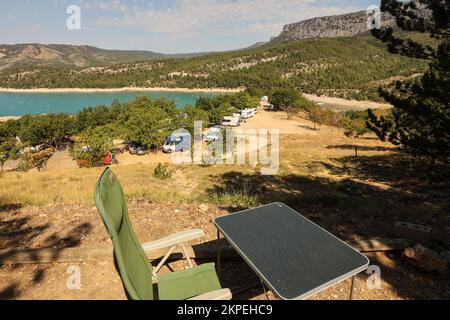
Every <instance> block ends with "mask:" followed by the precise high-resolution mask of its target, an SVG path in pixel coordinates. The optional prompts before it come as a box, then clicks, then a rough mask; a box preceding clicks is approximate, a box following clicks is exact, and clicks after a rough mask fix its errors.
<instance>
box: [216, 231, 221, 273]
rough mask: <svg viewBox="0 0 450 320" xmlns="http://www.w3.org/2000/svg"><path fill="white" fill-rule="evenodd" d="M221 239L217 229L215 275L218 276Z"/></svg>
mask: <svg viewBox="0 0 450 320" xmlns="http://www.w3.org/2000/svg"><path fill="white" fill-rule="evenodd" d="M221 242H222V241H220V231H219V230H217V275H218V277H219V278H220V253H221V250H222V243H221Z"/></svg>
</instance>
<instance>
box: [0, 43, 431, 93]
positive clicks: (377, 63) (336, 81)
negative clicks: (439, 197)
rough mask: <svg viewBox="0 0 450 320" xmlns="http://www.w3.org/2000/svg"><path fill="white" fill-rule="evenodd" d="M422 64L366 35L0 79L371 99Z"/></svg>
mask: <svg viewBox="0 0 450 320" xmlns="http://www.w3.org/2000/svg"><path fill="white" fill-rule="evenodd" d="M425 67H426V62H425V61H423V60H418V59H410V58H406V57H402V56H396V55H392V54H390V53H389V52H388V51H387V50H386V48H385V46H384V45H383V44H381V43H379V42H377V41H376V39H373V38H372V37H371V36H369V35H363V36H356V37H348V38H345V37H344V38H328V39H317V40H312V39H311V40H299V41H293V42H282V43H268V44H265V45H263V46H260V47H257V48H250V49H245V50H240V51H233V52H226V53H217V54H210V55H205V56H201V57H193V58H182V59H170V60H167V59H163V60H157V61H149V62H140V63H127V64H117V65H114V66H102V67H95V68H94V67H89V68H75V69H73V68H72V69H68V68H44V69H16V70H9V71H5V72H3V73H1V74H0V87H8V88H68V87H75V88H117V87H128V86H136V87H185V88H212V87H224V88H238V87H247V88H249V87H255V88H261V89H270V88H273V87H278V86H280V85H286V84H289V85H294V86H295V87H297V88H298V89H300V90H302V91H303V92H307V93H326V94H328V95H337V96H346V97H353V98H361V99H364V98H366V97H368V96H369V97H370V98H376V96H377V93H376V89H377V88H378V86H379V84H380V81H383V80H385V79H391V78H393V77H399V76H410V75H413V74H416V73H420V72H422V71H423V70H424V68H425Z"/></svg>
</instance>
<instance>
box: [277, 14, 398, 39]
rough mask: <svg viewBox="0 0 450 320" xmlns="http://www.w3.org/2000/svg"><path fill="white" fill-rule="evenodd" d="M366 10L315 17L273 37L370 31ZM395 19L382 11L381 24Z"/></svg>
mask: <svg viewBox="0 0 450 320" xmlns="http://www.w3.org/2000/svg"><path fill="white" fill-rule="evenodd" d="M367 20H368V15H367V13H366V11H359V12H353V13H347V14H342V15H338V16H328V17H320V18H313V19H309V20H305V21H301V22H297V23H292V24H288V25H286V26H284V28H283V31H282V32H281V34H280V35H279V36H278V37H276V38H273V40H275V41H276V40H278V41H280V40H281V41H290V40H300V39H314V38H330V37H351V36H355V35H357V34H360V33H364V32H367V31H368V28H367ZM394 25H395V19H394V18H393V17H392V16H391V15H390V14H388V13H382V15H381V26H382V27H388V26H394Z"/></svg>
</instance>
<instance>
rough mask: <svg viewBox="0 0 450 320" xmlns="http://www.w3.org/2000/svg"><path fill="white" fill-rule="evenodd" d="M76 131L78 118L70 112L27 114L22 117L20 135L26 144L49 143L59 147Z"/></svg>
mask: <svg viewBox="0 0 450 320" xmlns="http://www.w3.org/2000/svg"><path fill="white" fill-rule="evenodd" d="M74 133H76V119H75V117H73V116H70V115H68V114H64V113H60V114H48V115H41V116H25V117H23V118H21V119H20V131H19V133H18V134H19V137H20V139H21V141H22V142H23V143H24V144H28V145H30V146H36V145H40V144H47V145H49V146H52V147H54V148H56V149H59V148H60V147H61V146H62V145H63V144H64V143H66V142H67V141H68V140H69V139H70V136H71V135H73V134H74Z"/></svg>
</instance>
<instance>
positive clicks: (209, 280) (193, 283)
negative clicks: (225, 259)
mask: <svg viewBox="0 0 450 320" xmlns="http://www.w3.org/2000/svg"><path fill="white" fill-rule="evenodd" d="M220 289H221V286H220V283H219V279H218V278H217V275H216V269H215V267H214V263H206V264H202V265H200V266H198V267H195V268H193V269H186V270H183V271H177V272H172V273H168V274H162V275H158V293H159V299H160V300H184V299H189V298H193V297H195V296H198V295H201V294H204V293H207V292H210V291H215V290H220Z"/></svg>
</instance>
